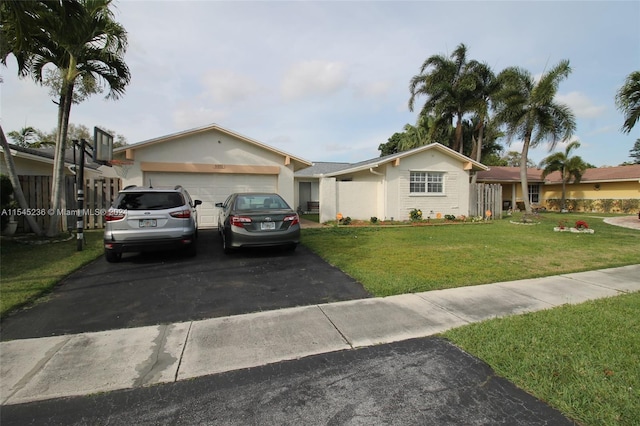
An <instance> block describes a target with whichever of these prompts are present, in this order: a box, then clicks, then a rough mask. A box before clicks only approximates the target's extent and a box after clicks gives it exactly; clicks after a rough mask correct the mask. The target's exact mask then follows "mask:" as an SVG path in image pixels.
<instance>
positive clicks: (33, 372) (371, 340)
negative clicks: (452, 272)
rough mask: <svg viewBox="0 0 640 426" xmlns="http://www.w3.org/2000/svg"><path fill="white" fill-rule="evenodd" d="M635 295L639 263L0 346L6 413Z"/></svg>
mask: <svg viewBox="0 0 640 426" xmlns="http://www.w3.org/2000/svg"><path fill="white" fill-rule="evenodd" d="M635 291H640V265H632V266H626V267H621V268H613V269H606V270H599V271H591V272H581V273H575V274H566V275H560V276H553V277H546V278H538V279H529V280H521V281H512V282H504V283H498V284H488V285H480V286H473V287H464V288H454V289H449V290H437V291H431V292H425V293H416V294H406V295H400V296H392V297H386V298H376V299H363V300H356V301H348V302H337V303H329V304H322V305H313V306H305V307H298V308H289V309H282V310H277V311H269V312H259V313H254V314H247V315H237V316H231V317H225V318H215V319H209V320H203V321H192V322H184V323H176V324H168V325H157V326H150V327H140V328H131V329H121V330H111V331H104V332H96V333H82V334H74V335H64V336H55V337H45V338H39V339H22V340H13V341H8V342H2V343H0V356H1V360H0V361H1V378H2V380H1V385H0V402H1V403H2V404H3V405H10V404H19V403H26V402H31V401H39V400H45V399H50V398H59V397H67V396H77V395H88V394H94V393H97V392H108V391H113V390H117V389H128V388H137V387H142V386H148V385H153V384H158V383H169V382H175V381H180V380H188V379H191V378H194V377H199V376H204V375H209V374H216V373H220V372H224V371H231V370H237V369H242V368H247V367H254V366H260V365H265V364H269V363H275V362H279V361H284V360H290V359H297V358H301V357H306V356H309V355H314V354H321V353H327V352H332V351H340V350H350V349H353V348H357V347H363V346H370V345H378V344H383V343H390V342H396V341H401V340H405V339H410V338H417V337H426V336H431V335H434V334H437V333H440V332H443V331H445V330H448V329H451V328H454V327H458V326H461V325H465V324H469V323H473V322H477V321H482V320H485V319H489V318H493V317H499V316H500V317H501V316H508V315H515V314H521V313H525V312H532V311H538V310H543V309H549V308H553V307H556V306H560V305H564V304H567V303H569V304H575V303H581V302H584V301H587V300H592V299H598V298H603V297H610V296H616V295H620V294H624V293H629V292H635Z"/></svg>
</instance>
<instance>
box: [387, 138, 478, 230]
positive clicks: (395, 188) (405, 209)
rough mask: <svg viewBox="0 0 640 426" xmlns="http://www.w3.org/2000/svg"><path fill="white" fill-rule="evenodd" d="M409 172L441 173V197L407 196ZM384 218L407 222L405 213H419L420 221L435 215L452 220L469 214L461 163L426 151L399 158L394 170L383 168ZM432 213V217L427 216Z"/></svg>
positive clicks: (466, 173)
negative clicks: (384, 171)
mask: <svg viewBox="0 0 640 426" xmlns="http://www.w3.org/2000/svg"><path fill="white" fill-rule="evenodd" d="M411 171H426V172H442V173H444V185H445V186H444V190H445V194H444V195H429V194H424V195H423V194H420V195H416V194H410V193H409V178H410V172H411ZM386 173H387V180H388V183H387V187H388V191H387V206H388V211H387V215H388V218H391V217H393V218H394V219H396V220H408V219H409V212H410V211H411V210H412V209H414V208H417V209H420V210H422V212H423V217H425V218H426V217H427V216H429V215H431V216H432V217H435V215H437V214H438V213H440V214H442V215H445V214H452V215H455V216H459V215H468V214H469V174H468V172H466V171H464V170H463V169H462V163H461V162H460V161H458V160H456V159H454V158H452V157H449V156H448V155H445V154H443V153H441V152H439V151H437V150H429V151H425V152H423V153H420V154H416V155H413V156H411V157H406V158H403V159H402V160H401V161H400V164H399V165H398V166H395V167H394V166H391V165H389V166H387V169H386ZM432 211H433V214H431V212H432Z"/></svg>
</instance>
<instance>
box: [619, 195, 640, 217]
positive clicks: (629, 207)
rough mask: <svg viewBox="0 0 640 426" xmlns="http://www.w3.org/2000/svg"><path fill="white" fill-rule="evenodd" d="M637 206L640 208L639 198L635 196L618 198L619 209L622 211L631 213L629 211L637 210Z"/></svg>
mask: <svg viewBox="0 0 640 426" xmlns="http://www.w3.org/2000/svg"><path fill="white" fill-rule="evenodd" d="M638 208H640V200H639V199H637V198H635V199H628V200H620V209H621V210H622V211H623V212H624V213H631V212H634V213H635V211H636V210H638Z"/></svg>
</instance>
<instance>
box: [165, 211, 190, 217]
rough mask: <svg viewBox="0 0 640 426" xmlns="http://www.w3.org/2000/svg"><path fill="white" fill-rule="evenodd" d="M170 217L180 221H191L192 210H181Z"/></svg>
mask: <svg viewBox="0 0 640 426" xmlns="http://www.w3.org/2000/svg"><path fill="white" fill-rule="evenodd" d="M170 215H171V216H172V217H177V218H178V219H189V218H190V217H191V210H180V211H179V212H173V213H170Z"/></svg>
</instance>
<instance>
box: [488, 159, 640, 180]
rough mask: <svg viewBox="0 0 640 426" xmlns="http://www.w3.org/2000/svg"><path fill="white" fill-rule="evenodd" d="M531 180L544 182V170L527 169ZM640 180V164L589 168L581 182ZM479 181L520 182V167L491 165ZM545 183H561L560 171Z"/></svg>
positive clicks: (554, 173)
mask: <svg viewBox="0 0 640 426" xmlns="http://www.w3.org/2000/svg"><path fill="white" fill-rule="evenodd" d="M527 180H528V181H529V182H542V170H541V169H536V168H530V169H527ZM632 180H638V181H640V164H632V165H628V166H617V167H600V168H595V169H587V170H585V172H584V173H583V175H582V179H581V182H610V181H632ZM478 182H520V167H503V166H491V169H489V170H487V171H482V172H478ZM544 182H545V183H548V184H553V183H560V182H561V180H560V172H553V173H551V174H549V175H548V176H547V177H546V179H545V180H544Z"/></svg>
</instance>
